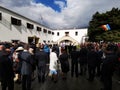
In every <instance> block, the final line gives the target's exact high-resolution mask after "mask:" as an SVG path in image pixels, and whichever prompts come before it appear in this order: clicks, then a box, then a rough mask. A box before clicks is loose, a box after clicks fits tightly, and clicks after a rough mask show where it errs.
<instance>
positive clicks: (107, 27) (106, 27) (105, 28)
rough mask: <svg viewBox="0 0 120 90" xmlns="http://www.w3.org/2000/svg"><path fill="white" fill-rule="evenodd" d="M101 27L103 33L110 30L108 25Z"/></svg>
mask: <svg viewBox="0 0 120 90" xmlns="http://www.w3.org/2000/svg"><path fill="white" fill-rule="evenodd" d="M101 27H102V29H103V30H105V31H108V30H111V28H110V25H109V24H106V25H102V26H101Z"/></svg>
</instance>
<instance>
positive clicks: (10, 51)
mask: <svg viewBox="0 0 120 90" xmlns="http://www.w3.org/2000/svg"><path fill="white" fill-rule="evenodd" d="M116 70H117V71H118V72H119V74H120V46H119V44H117V43H106V42H105V43H93V42H92V43H91V42H87V43H84V44H81V45H80V48H79V49H78V47H77V46H73V45H69V46H67V45H66V46H65V45H63V46H58V45H57V44H55V45H48V44H46V43H45V44H37V45H35V44H34V43H31V44H27V43H17V42H14V43H7V42H1V43H0V82H1V87H2V90H7V88H8V90H14V83H18V84H21V85H22V90H31V82H32V80H34V79H35V72H37V77H38V83H44V82H45V81H46V76H49V77H50V78H51V80H52V81H53V82H55V83H56V82H57V81H58V73H60V74H61V77H62V79H63V80H66V79H67V73H68V72H69V71H70V73H71V78H72V77H76V78H78V77H79V75H81V76H83V75H86V74H88V79H87V80H88V81H89V82H93V81H94V78H95V76H98V77H100V81H101V82H102V83H103V88H102V90H112V76H113V73H114V71H116Z"/></svg>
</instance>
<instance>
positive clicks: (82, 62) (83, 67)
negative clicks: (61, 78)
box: [79, 45, 88, 75]
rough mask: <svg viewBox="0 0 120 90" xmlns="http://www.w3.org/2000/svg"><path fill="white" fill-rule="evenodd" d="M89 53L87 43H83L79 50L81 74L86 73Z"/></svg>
mask: <svg viewBox="0 0 120 90" xmlns="http://www.w3.org/2000/svg"><path fill="white" fill-rule="evenodd" d="M87 53H88V50H87V47H86V46H85V45H81V49H80V52H79V63H80V75H83V74H86V71H87Z"/></svg>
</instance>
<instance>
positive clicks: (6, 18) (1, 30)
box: [0, 7, 53, 43]
mask: <svg viewBox="0 0 120 90" xmlns="http://www.w3.org/2000/svg"><path fill="white" fill-rule="evenodd" d="M0 13H2V20H0V41H11V40H20V41H23V42H28V37H31V36H37V37H39V38H40V40H39V42H40V43H43V40H46V41H48V40H49V41H52V36H53V35H52V34H48V33H44V32H43V29H44V28H45V29H47V30H50V29H48V28H46V27H43V26H42V25H40V24H38V23H35V22H34V21H32V20H29V19H27V18H24V17H22V16H21V15H18V14H16V13H13V12H11V11H9V10H6V9H4V8H1V7H0ZM11 16H12V17H14V18H16V19H19V20H21V23H22V25H21V26H16V25H12V24H11ZM27 22H28V23H30V24H33V25H34V29H28V28H27V25H26V23H27ZM37 26H39V27H41V28H42V30H41V31H37V28H36V27H37ZM50 31H52V30H50Z"/></svg>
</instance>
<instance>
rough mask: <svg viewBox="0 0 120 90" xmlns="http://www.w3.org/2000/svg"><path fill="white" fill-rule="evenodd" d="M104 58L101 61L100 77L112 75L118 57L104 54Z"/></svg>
mask: <svg viewBox="0 0 120 90" xmlns="http://www.w3.org/2000/svg"><path fill="white" fill-rule="evenodd" d="M105 56H106V58H105V59H103V63H102V69H101V74H102V76H111V75H113V72H114V69H115V63H116V61H117V59H118V57H117V55H116V54H115V53H106V55H105Z"/></svg>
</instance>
